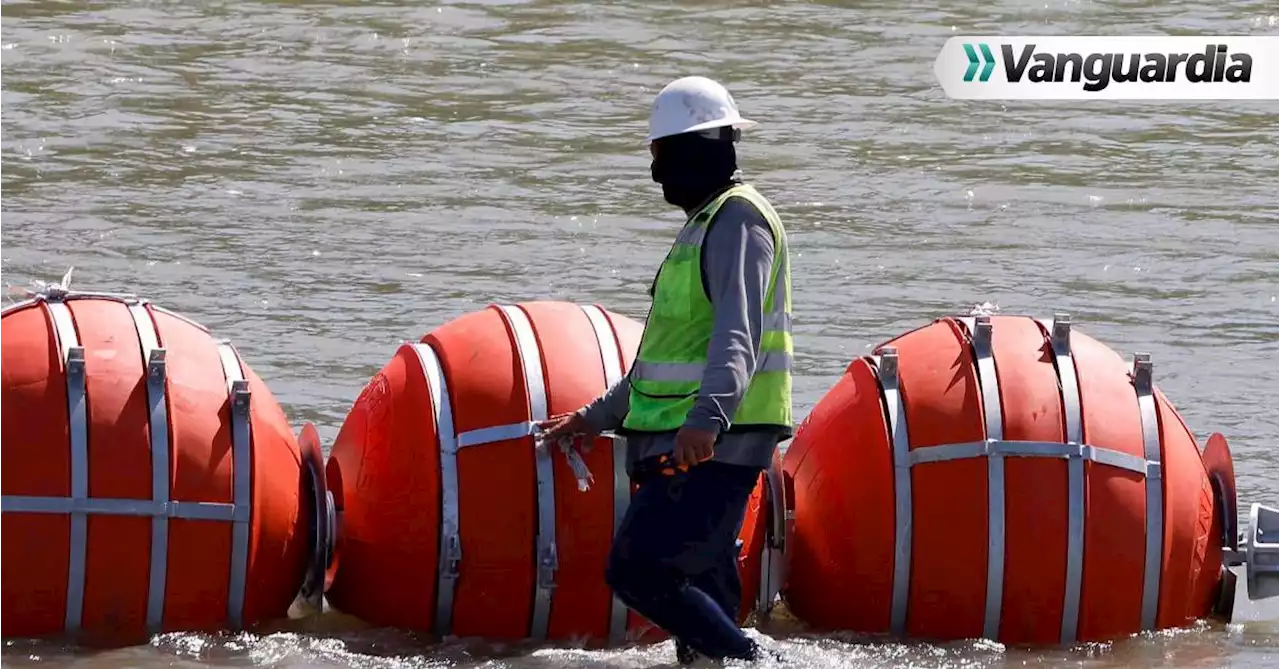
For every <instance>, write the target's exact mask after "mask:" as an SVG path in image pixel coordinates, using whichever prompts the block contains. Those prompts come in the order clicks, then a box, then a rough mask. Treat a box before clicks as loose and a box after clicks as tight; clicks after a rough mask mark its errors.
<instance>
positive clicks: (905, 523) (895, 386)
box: [872, 346, 911, 635]
mask: <svg viewBox="0 0 1280 669" xmlns="http://www.w3.org/2000/svg"><path fill="white" fill-rule="evenodd" d="M872 360H873V363H874V364H873V367H872V370H873V371H874V372H875V373H876V376H877V378H878V379H879V381H880V391H881V394H882V396H883V398H884V406H885V410H886V412H887V417H888V422H889V437H890V444H891V446H892V448H893V507H894V519H895V522H894V538H893V601H892V605H891V608H890V615H889V629H890V631H891V632H892V633H893V634H899V635H900V634H902V633H903V632H904V631H905V630H906V626H907V597H908V596H909V595H910V589H911V461H910V459H909V456H910V452H909V448H910V444H909V441H908V435H907V415H906V411H905V409H904V407H903V404H902V392H901V389H900V387H899V381H900V379H899V378H898V349H897V348H895V347H893V346H885V347H883V348H881V349H880V354H879V355H877V356H873V357H872Z"/></svg>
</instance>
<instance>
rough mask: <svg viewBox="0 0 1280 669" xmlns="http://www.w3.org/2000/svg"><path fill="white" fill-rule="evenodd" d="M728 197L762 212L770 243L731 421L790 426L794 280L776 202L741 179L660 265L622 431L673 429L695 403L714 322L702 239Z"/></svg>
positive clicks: (691, 224)
mask: <svg viewBox="0 0 1280 669" xmlns="http://www.w3.org/2000/svg"><path fill="white" fill-rule="evenodd" d="M731 197H739V198H742V199H744V200H746V201H747V202H749V203H751V205H752V206H754V207H755V208H756V209H757V210H758V211H759V212H760V213H761V214H762V215H763V216H764V218H765V220H766V221H767V222H768V223H769V227H770V229H771V231H772V232H773V238H774V247H775V253H774V258H773V264H772V267H771V269H770V283H771V286H772V288H771V289H770V290H769V294H768V295H767V296H766V298H765V304H764V305H763V307H764V311H765V313H764V314H763V320H762V323H761V329H762V334H761V338H760V353H759V355H758V356H757V357H756V369H755V373H754V374H753V376H752V379H751V382H750V384H749V385H748V387H747V391H746V392H745V393H744V395H743V400H742V402H741V404H740V405H739V407H738V410H737V411H736V412H735V414H734V416H733V423H734V424H739V425H779V426H783V427H786V428H790V427H791V424H792V416H791V374H790V371H791V365H792V339H791V291H790V283H791V281H790V269H789V263H788V258H787V255H788V254H787V238H786V231H785V229H784V228H783V227H782V223H781V221H780V220H779V219H778V215H777V213H776V212H775V211H774V210H773V207H771V206H770V205H769V203H768V202H767V201H766V200H765V199H764V198H763V197H761V196H760V194H759V193H757V192H756V190H755V189H754V188H752V187H751V186H748V185H738V186H734V187H733V188H730V189H728V190H726V191H725V192H724V193H721V194H720V195H719V196H717V197H716V198H715V199H713V200H712V201H711V202H709V203H707V205H705V206H704V207H703V208H702V209H701V210H699V211H698V212H697V213H695V214H694V215H693V216H692V217H690V219H689V221H688V222H687V223H686V224H685V227H684V228H683V229H681V231H680V233H679V234H678V235H677V236H676V239H675V242H674V243H673V244H672V246H671V251H670V252H669V253H668V254H667V259H666V260H665V261H664V262H663V264H662V267H661V268H660V269H659V272H658V278H657V280H655V282H654V293H653V308H652V310H651V311H650V314H649V320H648V322H647V323H646V325H645V333H644V337H643V339H642V340H641V343H640V350H639V352H638V355H637V356H636V361H635V363H634V364H633V366H632V369H631V373H630V378H631V387H632V388H631V406H630V409H629V411H628V414H627V417H626V419H625V420H624V421H623V427H624V428H626V429H630V430H639V431H662V430H673V429H677V428H679V427H680V425H682V424H683V422H684V418H685V414H687V413H688V410H689V408H691V407H692V406H693V402H694V399H695V397H696V395H697V392H698V388H699V386H700V385H701V381H702V375H703V372H704V371H705V370H706V363H707V346H708V344H709V342H710V339H711V330H712V326H713V323H714V320H715V313H714V310H713V308H712V305H711V303H710V301H709V300H708V299H707V296H706V290H705V287H704V286H703V283H702V274H701V257H702V243H703V241H704V240H705V239H706V233H707V228H708V226H709V225H710V224H711V222H712V221H713V220H714V218H715V215H716V213H717V212H719V210H720V207H721V206H723V205H724V203H725V202H726V201H728V199H729V198H731Z"/></svg>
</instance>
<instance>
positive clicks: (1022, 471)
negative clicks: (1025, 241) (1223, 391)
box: [783, 315, 1236, 644]
mask: <svg viewBox="0 0 1280 669" xmlns="http://www.w3.org/2000/svg"><path fill="white" fill-rule="evenodd" d="M1219 450H1220V452H1221V453H1224V454H1225V442H1224V443H1223V444H1222V445H1221V449H1219ZM1221 457H1228V456H1225V455H1222V456H1221ZM784 465H785V475H786V477H787V478H790V479H791V484H792V485H794V497H795V499H794V505H795V528H794V538H793V542H792V544H791V545H790V546H789V549H790V558H791V565H790V576H789V580H788V582H787V585H786V589H785V590H784V592H783V597H784V599H785V601H786V602H787V604H788V607H789V608H790V610H791V611H792V612H793V613H794V614H795V615H796V616H797V617H799V618H800V619H802V620H804V621H806V622H807V623H809V624H811V625H813V626H815V627H818V628H823V629H843V630H851V631H858V632H866V633H885V632H887V633H891V634H895V635H903V636H909V637H917V638H934V639H960V638H976V637H985V638H990V639H998V640H1000V641H1003V642H1007V643H1033V644H1038V643H1058V642H1062V643H1072V642H1075V641H1094V640H1105V639H1113V638H1116V637H1120V636H1124V635H1128V634H1131V633H1135V632H1139V631H1141V630H1151V629H1158V628H1168V627H1174V626H1181V625H1184V624H1187V623H1189V622H1191V621H1193V620H1194V619H1196V618H1199V617H1203V616H1205V615H1207V614H1208V613H1210V611H1211V609H1212V608H1213V606H1214V604H1215V602H1216V600H1217V596H1218V593H1219V588H1220V586H1221V584H1222V580H1223V546H1224V545H1225V546H1235V545H1236V544H1235V540H1234V536H1231V533H1233V532H1234V529H1226V528H1224V523H1225V522H1226V516H1227V515H1228V514H1226V513H1221V508H1220V507H1221V506H1222V505H1223V503H1222V502H1221V499H1222V498H1223V495H1222V494H1221V492H1218V488H1219V487H1220V486H1218V485H1217V484H1214V483H1212V482H1211V479H1210V476H1209V475H1207V473H1206V466H1205V464H1203V463H1202V462H1201V458H1200V456H1199V452H1198V450H1197V447H1196V442H1195V439H1194V437H1193V436H1192V434H1191V433H1190V431H1189V430H1188V429H1187V427H1186V425H1185V424H1184V423H1183V421H1182V419H1181V417H1180V416H1179V415H1178V413H1177V412H1176V411H1175V410H1174V408H1173V406H1172V405H1171V404H1170V403H1169V402H1168V400H1167V399H1165V397H1164V396H1163V395H1162V394H1161V393H1160V391H1159V390H1157V389H1156V388H1155V386H1154V385H1153V383H1152V365H1151V362H1150V358H1149V357H1148V356H1146V355H1143V354H1138V355H1137V356H1135V358H1134V361H1133V364H1132V365H1130V364H1126V363H1125V361H1124V360H1123V359H1122V358H1121V357H1120V356H1119V355H1117V354H1116V353H1114V352H1113V351H1111V350H1109V349H1108V348H1107V347H1106V346H1104V345H1102V344H1100V343H1099V342H1097V341H1096V340H1094V339H1091V338H1090V337H1088V336H1086V335H1083V334H1081V333H1079V332H1074V333H1073V332H1072V331H1071V328H1070V321H1069V319H1068V318H1067V317H1065V316H1062V315H1059V316H1057V317H1056V319H1055V320H1053V321H1037V320H1033V319H1030V318H1024V317H1000V316H997V317H986V316H979V317H976V318H943V319H940V320H937V321H935V322H933V323H932V324H931V325H929V326H926V327H923V328H920V329H918V330H915V331H912V332H909V333H907V334H904V335H902V336H899V337H897V338H896V339H893V340H891V341H889V342H886V343H885V344H882V345H881V346H879V347H878V348H877V349H876V351H875V355H873V356H869V357H863V358H859V359H857V360H854V361H853V363H852V364H850V365H849V366H848V368H847V369H846V371H845V374H844V376H843V378H841V379H840V381H839V383H838V384H837V385H836V386H835V387H834V388H833V389H832V390H831V391H830V392H829V393H828V394H827V395H826V396H825V397H824V398H823V399H822V400H821V402H819V403H818V405H817V406H816V407H815V408H814V409H813V411H812V413H811V414H810V415H809V416H808V417H807V419H806V420H805V422H804V423H803V424H802V425H801V427H800V428H799V429H798V430H797V434H796V436H795V438H794V440H793V442H792V445H791V446H790V448H789V449H788V451H787V453H786V456H785V458H784ZM1213 468H1214V470H1215V471H1216V472H1219V473H1220V474H1222V475H1223V476H1222V477H1225V478H1229V477H1230V472H1229V467H1227V466H1225V465H1223V464H1222V462H1220V461H1219V462H1218V463H1217V464H1214V465H1213ZM1228 493H1229V497H1230V500H1229V505H1230V515H1231V519H1230V522H1231V524H1232V527H1234V513H1235V499H1234V488H1232V489H1231V490H1230V491H1228ZM1215 495H1216V496H1217V497H1218V498H1219V501H1215ZM832 528H840V531H838V532H837V531H833V529H832ZM1224 530H1225V531H1224Z"/></svg>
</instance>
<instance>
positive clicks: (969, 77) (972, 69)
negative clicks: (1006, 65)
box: [964, 44, 996, 81]
mask: <svg viewBox="0 0 1280 669" xmlns="http://www.w3.org/2000/svg"><path fill="white" fill-rule="evenodd" d="M978 50H979V51H981V52H982V60H981V61H979V60H978V54H977V52H975V51H974V50H973V45H972V44H965V45H964V55H966V56H968V57H969V69H967V70H965V71H964V80H965V81H973V75H974V73H976V72H977V71H978V66H979V65H982V75H981V76H979V77H978V81H986V80H988V79H990V78H991V71H992V70H994V69H996V57H995V56H993V55H991V48H990V47H988V46H987V45H986V44H979V45H978Z"/></svg>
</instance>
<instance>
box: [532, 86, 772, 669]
mask: <svg viewBox="0 0 1280 669" xmlns="http://www.w3.org/2000/svg"><path fill="white" fill-rule="evenodd" d="M755 125H756V123H755V122H754V121H749V120H747V119H745V118H742V116H740V115H739V112H738V106H737V104H736V103H735V102H734V99H733V97H732V96H731V95H730V94H729V92H728V91H727V90H725V88H724V87H723V86H721V85H720V84H718V83H716V82H714V81H712V80H710V79H706V78H704V77H685V78H682V79H677V80H675V81H673V82H671V83H670V84H668V85H667V86H666V87H665V88H663V89H662V91H661V92H660V93H658V96H657V98H656V99H655V100H654V103H653V108H652V112H651V116H650V118H649V137H648V139H649V150H650V154H651V155H652V158H653V163H652V167H651V169H652V172H653V180H654V181H655V182H657V183H659V184H661V185H662V193H663V197H664V198H665V199H666V201H667V202H669V203H671V204H672V205H674V206H676V207H679V208H681V209H682V210H684V212H685V214H686V216H687V217H688V218H687V220H686V222H685V224H684V227H683V228H682V229H681V230H680V232H679V233H678V234H677V235H676V237H675V241H674V243H673V244H672V245H671V249H670V251H669V252H668V253H667V256H666V259H665V260H664V261H663V263H662V265H661V267H660V268H659V269H658V273H657V277H656V278H655V280H654V283H653V286H652V287H651V288H650V295H651V296H652V298H653V304H652V306H651V307H650V311H649V316H648V319H647V321H646V323H645V329H644V335H643V337H642V339H641V342H640V348H639V351H638V353H637V357H636V360H635V362H634V364H633V365H632V367H631V369H630V372H629V374H628V375H627V376H626V377H625V378H623V379H622V380H621V381H619V382H618V383H617V384H616V385H614V386H613V387H612V388H610V389H609V391H608V392H607V393H605V395H603V396H602V397H600V398H598V399H596V400H595V401H593V402H592V403H590V404H588V405H587V406H585V407H583V408H582V409H580V410H579V411H577V412H574V413H569V414H562V415H558V416H553V417H552V418H550V419H549V420H547V421H544V422H542V423H540V428H541V429H542V430H543V432H542V438H543V439H544V440H555V439H559V438H562V437H566V436H571V435H579V434H581V435H585V436H593V435H595V434H598V433H600V432H602V431H607V430H613V431H615V432H616V433H619V434H622V435H625V436H626V437H627V450H628V472H629V474H630V476H631V478H632V479H633V480H634V481H635V482H636V483H637V485H638V490H637V491H636V493H635V494H634V496H633V497H632V500H631V504H630V506H629V507H628V509H627V513H626V517H625V518H624V519H623V521H622V525H621V527H620V528H619V530H618V534H617V537H616V538H615V540H614V544H613V548H612V551H611V552H610V556H609V565H608V570H607V573H606V578H607V580H608V582H609V585H610V587H612V588H613V590H614V592H615V593H616V594H617V596H618V597H619V598H620V599H621V600H622V601H623V603H625V604H626V605H627V606H629V607H631V608H632V609H634V610H635V611H637V612H638V613H640V614H641V615H643V616H645V617H646V618H648V619H649V620H651V621H653V622H654V623H655V624H657V625H659V626H660V627H662V628H663V629H665V630H666V631H667V632H668V633H669V634H670V635H671V636H673V637H674V638H675V639H676V642H677V653H678V655H679V659H680V661H681V662H682V663H688V662H692V661H693V660H694V659H695V658H696V656H697V655H696V654H701V655H704V656H706V657H709V658H713V659H723V658H735V659H755V658H757V657H759V656H760V655H761V653H762V652H763V651H762V650H761V648H759V647H758V646H757V644H756V643H755V642H754V641H753V640H752V639H751V638H750V637H748V636H747V635H746V634H744V633H743V631H742V630H741V629H739V627H738V625H737V623H736V620H737V615H738V610H739V607H740V604H741V583H740V582H739V578H738V570H737V553H738V549H737V546H736V542H737V535H738V532H739V530H740V527H741V524H742V519H743V516H744V514H745V511H746V503H747V500H748V498H749V497H750V495H751V492H752V490H753V489H754V488H755V485H756V482H757V479H758V477H759V475H760V473H761V472H762V471H763V470H764V469H765V468H767V467H768V466H769V464H770V462H771V459H772V456H773V452H774V450H775V448H776V446H777V444H778V442H779V441H781V440H783V439H786V438H788V437H790V435H791V430H792V409H791V357H792V340H791V287H790V284H791V281H790V271H789V268H788V258H787V236H786V232H785V230H784V229H783V226H782V222H781V221H780V220H779V218H778V215H777V213H775V212H774V210H773V207H771V206H770V205H769V203H768V201H766V200H765V199H764V197H763V196H761V195H760V194H759V193H758V192H757V191H756V190H755V189H754V188H753V187H752V186H750V185H748V184H745V183H742V182H741V181H740V180H739V178H738V175H737V172H738V166H737V156H736V153H735V150H734V144H735V142H737V141H738V139H739V138H740V135H741V131H742V129H744V128H750V127H752V126H755Z"/></svg>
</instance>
